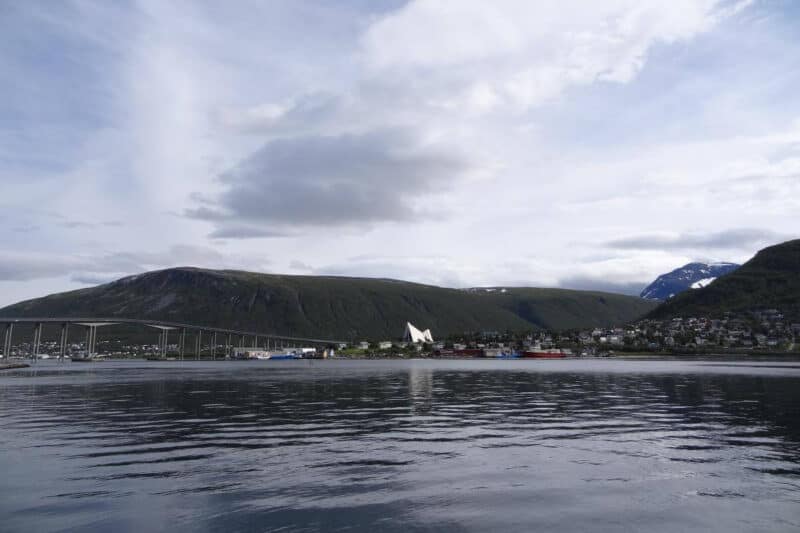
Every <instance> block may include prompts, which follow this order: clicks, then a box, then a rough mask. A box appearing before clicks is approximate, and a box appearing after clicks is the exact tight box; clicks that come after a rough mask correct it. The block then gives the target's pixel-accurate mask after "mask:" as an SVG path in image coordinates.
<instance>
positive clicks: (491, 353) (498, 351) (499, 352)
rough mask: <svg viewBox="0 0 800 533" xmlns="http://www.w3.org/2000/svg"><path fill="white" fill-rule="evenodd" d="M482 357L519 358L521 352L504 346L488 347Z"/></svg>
mask: <svg viewBox="0 0 800 533" xmlns="http://www.w3.org/2000/svg"><path fill="white" fill-rule="evenodd" d="M481 357H484V358H487V359H517V358H519V353H517V352H515V351H513V350H512V351H508V350H506V349H502V348H486V349H485V350H483V355H481Z"/></svg>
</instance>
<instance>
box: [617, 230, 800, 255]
mask: <svg viewBox="0 0 800 533" xmlns="http://www.w3.org/2000/svg"><path fill="white" fill-rule="evenodd" d="M789 238H790V237H789V236H787V235H783V234H780V233H776V232H774V231H771V230H766V229H758V228H738V229H730V230H724V231H717V232H709V233H680V234H647V235H636V236H632V237H625V238H622V239H615V240H612V241H608V242H606V243H605V246H607V247H610V248H618V249H623V250H692V249H709V250H718V249H739V250H751V249H754V248H755V249H758V248H761V247H764V246H767V245H769V244H775V243H778V242H782V241H785V240H788V239H789Z"/></svg>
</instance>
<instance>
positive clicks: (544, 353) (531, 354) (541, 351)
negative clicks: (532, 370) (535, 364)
mask: <svg viewBox="0 0 800 533" xmlns="http://www.w3.org/2000/svg"><path fill="white" fill-rule="evenodd" d="M566 356H567V353H566V352H565V351H564V350H561V349H560V348H533V349H531V350H526V351H524V352H522V354H521V357H523V358H525V359H563V358H564V357H566Z"/></svg>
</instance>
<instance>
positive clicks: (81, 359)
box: [70, 357, 94, 363]
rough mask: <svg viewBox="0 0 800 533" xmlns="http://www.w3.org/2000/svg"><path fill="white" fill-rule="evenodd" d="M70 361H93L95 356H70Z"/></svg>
mask: <svg viewBox="0 0 800 533" xmlns="http://www.w3.org/2000/svg"><path fill="white" fill-rule="evenodd" d="M70 361H72V362H73V363H93V362H94V358H93V357H70Z"/></svg>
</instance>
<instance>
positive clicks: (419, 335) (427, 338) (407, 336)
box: [403, 322, 433, 343]
mask: <svg viewBox="0 0 800 533" xmlns="http://www.w3.org/2000/svg"><path fill="white" fill-rule="evenodd" d="M403 341H404V342H413V343H418V342H433V335H431V330H429V329H426V330H425V331H420V330H418V329H417V328H415V327H414V325H413V324H412V323H411V322H406V330H405V332H403Z"/></svg>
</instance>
